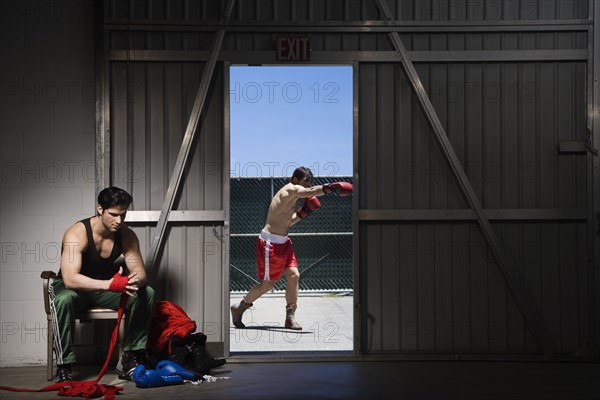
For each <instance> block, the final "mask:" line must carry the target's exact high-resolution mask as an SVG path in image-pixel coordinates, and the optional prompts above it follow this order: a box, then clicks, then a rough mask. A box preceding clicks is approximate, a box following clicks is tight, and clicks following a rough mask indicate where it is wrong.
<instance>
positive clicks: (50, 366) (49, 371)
mask: <svg viewBox="0 0 600 400" xmlns="http://www.w3.org/2000/svg"><path fill="white" fill-rule="evenodd" d="M47 340H48V346H47V351H48V355H47V360H48V364H47V366H46V374H47V379H48V380H49V381H51V380H52V379H53V378H54V352H53V344H54V330H53V329H52V317H50V318H48V338H47Z"/></svg>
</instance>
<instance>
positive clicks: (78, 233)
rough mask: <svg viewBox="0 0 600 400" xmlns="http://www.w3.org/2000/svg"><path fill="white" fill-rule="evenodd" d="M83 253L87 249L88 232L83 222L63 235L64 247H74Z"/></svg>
mask: <svg viewBox="0 0 600 400" xmlns="http://www.w3.org/2000/svg"><path fill="white" fill-rule="evenodd" d="M73 245H75V248H77V249H80V250H81V251H83V250H84V249H85V248H86V247H87V232H86V231H85V226H84V225H83V223H82V222H81V221H77V222H75V223H74V224H73V225H71V226H70V227H69V228H68V229H67V230H66V231H65V234H64V235H63V246H73Z"/></svg>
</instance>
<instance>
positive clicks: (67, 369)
mask: <svg viewBox="0 0 600 400" xmlns="http://www.w3.org/2000/svg"><path fill="white" fill-rule="evenodd" d="M72 380H73V377H72V376H71V366H70V365H68V364H64V365H57V366H56V379H54V382H56V383H60V382H67V381H72Z"/></svg>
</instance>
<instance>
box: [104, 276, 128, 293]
mask: <svg viewBox="0 0 600 400" xmlns="http://www.w3.org/2000/svg"><path fill="white" fill-rule="evenodd" d="M128 282H129V278H128V277H127V275H121V274H120V273H118V272H117V273H116V274H115V275H114V276H113V277H112V282H111V283H110V286H109V287H108V290H110V291H111V292H119V293H123V292H124V291H125V287H126V286H127V283H128Z"/></svg>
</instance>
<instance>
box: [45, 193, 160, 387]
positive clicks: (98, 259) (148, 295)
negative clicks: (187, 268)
mask: <svg viewBox="0 0 600 400" xmlns="http://www.w3.org/2000/svg"><path fill="white" fill-rule="evenodd" d="M132 201H133V199H132V197H131V195H130V194H129V193H127V192H126V191H125V190H123V189H120V188H117V187H109V188H106V189H104V190H102V191H101V192H100V193H99V194H98V205H97V206H96V207H97V211H98V215H96V216H93V217H91V218H86V219H84V220H81V221H79V222H76V223H75V224H73V225H72V226H71V227H70V228H69V229H67V231H66V232H65V234H64V237H63V243H62V254H61V259H60V271H59V273H58V276H57V278H56V279H55V280H54V283H53V285H52V286H51V290H50V296H51V298H52V299H53V300H52V303H53V304H52V307H51V308H52V313H53V318H54V328H55V335H54V343H53V345H54V352H55V354H56V363H57V367H58V368H57V376H56V382H64V381H68V380H71V379H72V378H71V364H72V363H74V362H75V353H74V351H73V333H74V328H75V317H74V316H75V313H76V312H78V311H82V310H85V309H87V308H89V307H91V306H98V307H106V308H111V309H114V310H116V309H117V308H118V307H119V300H120V298H121V294H122V292H123V284H124V282H123V279H119V278H121V275H122V274H123V273H124V271H123V268H122V267H120V266H119V265H118V264H115V260H116V259H117V258H118V257H120V256H121V255H124V257H125V263H126V266H127V269H128V270H129V275H128V277H127V285H126V286H125V290H124V291H125V293H127V294H128V295H129V296H130V297H129V300H128V302H127V310H128V311H127V312H128V314H127V319H126V332H125V343H124V349H125V353H124V354H123V356H122V357H121V359H120V360H119V363H118V364H117V371H118V372H119V374H120V377H121V378H129V379H130V376H131V374H132V373H133V370H134V369H135V367H136V366H137V365H138V364H139V363H144V362H145V349H146V342H147V340H148V332H149V329H150V321H151V320H152V311H153V307H154V290H153V289H152V288H151V287H150V286H147V276H146V270H145V268H144V262H143V260H142V255H141V254H140V246H139V240H138V238H137V235H136V234H135V233H134V232H133V231H132V230H131V229H130V228H129V227H128V226H127V225H125V224H124V223H123V221H124V220H125V214H126V213H127V209H128V208H129V206H130V204H131V202H132ZM118 282H120V284H117V283H118Z"/></svg>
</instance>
